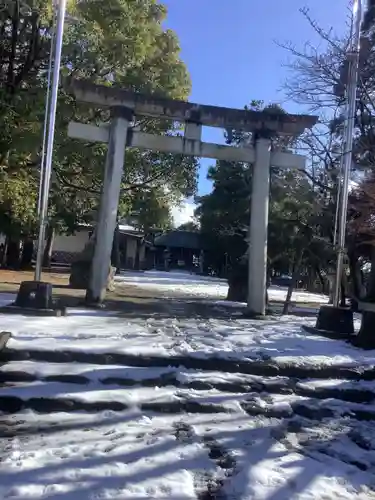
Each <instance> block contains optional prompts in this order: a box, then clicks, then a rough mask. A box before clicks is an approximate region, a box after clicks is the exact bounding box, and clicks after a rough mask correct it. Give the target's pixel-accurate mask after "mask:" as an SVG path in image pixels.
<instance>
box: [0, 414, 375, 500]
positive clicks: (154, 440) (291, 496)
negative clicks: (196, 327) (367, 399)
mask: <svg viewBox="0 0 375 500" xmlns="http://www.w3.org/2000/svg"><path fill="white" fill-rule="evenodd" d="M8 425H9V426H10V429H12V428H14V432H17V435H16V437H15V438H14V439H13V440H12V441H11V442H9V443H8V444H3V445H2V446H4V450H3V452H4V453H3V457H2V463H1V470H0V497H1V498H4V499H12V500H27V499H47V498H48V499H51V498H53V499H59V500H94V499H113V500H125V499H133V500H136V499H139V500H141V499H142V500H146V499H148V498H152V499H156V498H163V499H171V500H183V499H197V500H198V499H199V498H227V499H232V500H237V499H241V500H334V499H340V500H346V499H347V500H349V499H353V500H356V499H358V500H366V499H368V500H371V499H374V498H375V495H374V492H373V491H372V490H370V489H369V488H374V476H373V474H372V473H369V472H362V471H361V470H360V469H359V468H358V467H356V466H355V465H351V464H350V463H343V462H342V461H340V460H338V459H337V456H340V454H341V455H343V454H344V453H345V456H346V457H347V459H352V460H353V461H354V460H355V459H357V461H358V462H359V463H361V462H362V463H363V462H364V463H369V462H370V463H372V464H373V462H374V460H373V457H371V453H370V452H368V453H367V454H366V452H364V451H363V450H362V451H361V450H360V449H359V448H358V447H356V445H355V444H354V443H353V442H351V441H349V440H348V439H347V436H346V433H347V432H349V431H350V427H348V425H347V424H345V422H342V423H337V424H336V427H325V426H315V425H314V424H312V426H311V428H308V429H306V430H305V431H304V433H303V434H302V433H301V432H299V433H298V432H297V431H293V430H288V429H287V428H286V427H285V425H284V424H283V422H282V421H281V420H279V419H268V418H263V417H261V418H252V419H249V418H248V417H247V416H246V415H244V414H238V415H236V416H233V415H219V416H213V415H199V416H193V415H184V416H169V415H165V416H156V415H149V416H146V415H141V414H139V412H136V411H134V412H127V413H119V414H113V413H111V412H105V413H99V414H96V415H88V414H75V415H71V414H66V413H56V414H54V415H37V416H36V415H35V414H33V413H26V412H25V413H23V414H22V413H21V414H18V415H17V417H15V418H14V419H10V421H9V422H8ZM372 431H373V430H372ZM324 447H327V449H329V448H330V454H326V453H324ZM215 458H216V461H215ZM210 485H211V486H210ZM215 486H216V487H215ZM209 491H211V493H215V492H216V495H215V496H209V495H208V492H209Z"/></svg>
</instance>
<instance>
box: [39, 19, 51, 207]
mask: <svg viewBox="0 0 375 500" xmlns="http://www.w3.org/2000/svg"><path fill="white" fill-rule="evenodd" d="M54 25H55V23H54ZM54 44H55V30H54V28H53V30H52V34H51V48H50V51H51V52H50V56H49V64H48V78H47V92H46V104H45V105H46V109H45V112H44V125H43V145H42V154H41V162H40V179H39V195H38V217H39V216H40V210H41V208H42V191H43V176H44V165H45V159H46V143H47V129H48V117H49V104H50V94H51V75H52V62H53V49H54Z"/></svg>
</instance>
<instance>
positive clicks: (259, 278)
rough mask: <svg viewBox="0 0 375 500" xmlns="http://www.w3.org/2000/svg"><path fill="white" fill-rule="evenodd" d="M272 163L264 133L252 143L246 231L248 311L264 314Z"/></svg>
mask: <svg viewBox="0 0 375 500" xmlns="http://www.w3.org/2000/svg"><path fill="white" fill-rule="evenodd" d="M271 166H272V165H271V140H270V139H269V138H267V137H266V136H264V137H262V136H260V137H258V139H257V140H256V143H255V163H254V167H253V179H252V192H251V210H250V231H249V233H250V234H249V236H250V242H249V262H248V265H249V268H248V269H249V276H248V296H247V313H248V314H250V315H254V316H263V315H265V313H266V290H267V240H268V208H269V192H270V168H271ZM275 166H276V165H275Z"/></svg>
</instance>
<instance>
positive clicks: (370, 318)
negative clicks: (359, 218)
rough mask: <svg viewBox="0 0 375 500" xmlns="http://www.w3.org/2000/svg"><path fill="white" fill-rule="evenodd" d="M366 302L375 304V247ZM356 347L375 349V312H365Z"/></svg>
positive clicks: (374, 248)
mask: <svg viewBox="0 0 375 500" xmlns="http://www.w3.org/2000/svg"><path fill="white" fill-rule="evenodd" d="M364 301H365V302H372V303H374V302H375V247H373V249H372V252H371V272H370V283H369V288H368V291H367V294H366V298H365V299H364ZM356 345H358V346H359V347H363V348H365V349H375V312H373V311H363V313H362V322H361V329H360V330H359V333H358V336H357V338H356Z"/></svg>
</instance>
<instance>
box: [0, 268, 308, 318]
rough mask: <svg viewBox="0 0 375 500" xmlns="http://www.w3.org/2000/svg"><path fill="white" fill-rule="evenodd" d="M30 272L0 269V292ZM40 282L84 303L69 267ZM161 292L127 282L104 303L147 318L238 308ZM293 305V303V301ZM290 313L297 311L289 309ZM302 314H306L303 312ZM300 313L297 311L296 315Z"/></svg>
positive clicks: (64, 300) (70, 301) (277, 306)
mask: <svg viewBox="0 0 375 500" xmlns="http://www.w3.org/2000/svg"><path fill="white" fill-rule="evenodd" d="M33 279H34V272H33V271H10V270H3V269H1V270H0V293H17V292H18V289H19V286H20V284H21V282H23V281H33ZM42 281H45V282H48V283H51V284H52V285H53V297H54V299H55V300H56V301H57V302H58V303H59V304H61V305H62V306H65V307H80V306H81V307H82V306H84V305H85V303H84V299H85V293H86V291H85V290H76V289H73V288H70V287H69V269H52V270H51V271H44V272H43V273H42ZM170 295H171V292H170V291H169V292H168V296H166V294H164V293H163V292H161V291H155V290H144V289H141V288H138V287H134V286H131V285H125V284H121V285H117V286H116V289H115V290H114V291H113V292H107V293H106V299H105V303H104V306H105V308H106V309H108V310H112V311H116V312H118V314H119V315H124V316H126V317H129V316H133V317H140V316H144V317H149V316H150V315H154V314H157V315H166V316H170V315H171V314H172V315H174V316H179V317H182V316H184V317H194V316H195V317H196V316H200V317H234V316H236V314H237V315H238V313H239V312H241V311H242V312H243V309H241V308H235V307H231V308H226V307H224V306H217V305H215V301H214V300H213V301H212V303H209V302H208V301H207V299H205V300H203V299H199V298H194V300H192V297H190V296H186V295H183V294H174V297H173V298H171V296H170ZM292 304H293V303H292ZM293 305H294V304H293ZM281 307H282V302H272V304H271V309H272V311H273V314H280V313H281ZM304 307H305V308H306V307H307V308H309V307H311V308H312V314H316V312H315V309H316V304H304ZM293 314H297V313H296V312H293ZM304 314H306V313H304ZM297 315H300V314H297Z"/></svg>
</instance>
